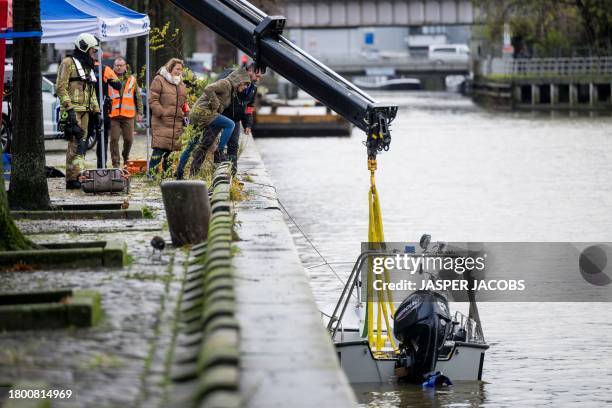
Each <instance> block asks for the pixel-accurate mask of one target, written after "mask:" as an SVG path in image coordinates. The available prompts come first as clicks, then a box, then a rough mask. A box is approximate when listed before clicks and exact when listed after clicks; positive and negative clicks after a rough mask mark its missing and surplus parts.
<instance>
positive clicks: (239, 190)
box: [230, 177, 247, 202]
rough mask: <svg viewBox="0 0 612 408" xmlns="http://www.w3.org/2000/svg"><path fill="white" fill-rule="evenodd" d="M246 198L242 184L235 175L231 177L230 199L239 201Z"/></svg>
mask: <svg viewBox="0 0 612 408" xmlns="http://www.w3.org/2000/svg"><path fill="white" fill-rule="evenodd" d="M246 198H247V194H246V193H245V192H244V184H243V183H241V182H240V181H238V180H237V179H236V178H235V177H234V178H232V184H231V185H230V200H232V201H234V202H240V201H244V200H246Z"/></svg>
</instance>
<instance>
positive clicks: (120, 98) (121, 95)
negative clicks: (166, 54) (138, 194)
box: [108, 57, 143, 168]
mask: <svg viewBox="0 0 612 408" xmlns="http://www.w3.org/2000/svg"><path fill="white" fill-rule="evenodd" d="M113 71H114V73H115V74H116V75H117V77H118V78H119V80H120V81H121V84H122V87H121V89H119V90H117V89H114V88H113V87H111V86H109V87H108V96H109V98H110V100H111V101H112V106H111V110H110V115H109V117H110V151H111V159H112V163H113V167H115V168H119V166H120V164H121V163H120V157H119V138H120V137H121V136H123V151H122V152H121V156H122V157H123V165H124V166H127V161H128V160H129V157H130V150H131V149H132V143H133V141H134V119H135V118H137V120H138V121H139V122H142V111H143V110H142V98H141V96H140V88H139V87H138V84H137V83H136V77H135V76H134V75H130V74H129V73H128V72H127V64H126V62H125V59H124V58H123V57H118V58H116V59H115V63H114V66H113Z"/></svg>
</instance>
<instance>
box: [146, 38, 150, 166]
mask: <svg viewBox="0 0 612 408" xmlns="http://www.w3.org/2000/svg"><path fill="white" fill-rule="evenodd" d="M146 48H147V49H146V54H147V56H146V68H145V72H146V74H145V81H146V83H145V89H146V95H147V100H146V101H145V106H146V108H145V109H146V115H147V116H145V121H146V122H145V123H146V125H145V126H146V128H147V177H150V174H151V173H150V172H149V159H150V157H149V156H150V153H149V150H150V146H151V116H150V115H151V109H149V82H150V79H151V78H150V70H151V67H150V66H149V63H150V61H149V51H150V49H149V33H147V40H146Z"/></svg>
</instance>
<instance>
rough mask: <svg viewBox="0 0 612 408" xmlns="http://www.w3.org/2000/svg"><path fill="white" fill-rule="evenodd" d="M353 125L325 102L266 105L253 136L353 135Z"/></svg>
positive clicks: (261, 111)
mask: <svg viewBox="0 0 612 408" xmlns="http://www.w3.org/2000/svg"><path fill="white" fill-rule="evenodd" d="M352 129H353V127H352V125H351V123H350V122H349V121H347V120H346V119H344V118H343V117H342V116H340V115H338V114H336V113H335V112H332V111H331V110H330V109H328V108H326V107H324V106H263V107H261V108H259V109H258V111H257V114H256V115H255V120H254V124H253V136H254V137H296V136H306V137H311V136H319V137H323V136H336V137H337V136H347V137H348V136H350V135H351V132H352Z"/></svg>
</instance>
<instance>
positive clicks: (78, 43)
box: [74, 33, 100, 52]
mask: <svg viewBox="0 0 612 408" xmlns="http://www.w3.org/2000/svg"><path fill="white" fill-rule="evenodd" d="M74 46H75V47H77V48H78V49H79V50H81V51H83V52H87V51H88V50H89V49H90V48H96V49H97V48H98V47H99V46H100V41H98V38H97V37H96V36H95V35H92V34H89V33H83V34H80V35H79V36H78V37H77V38H76V40H74Z"/></svg>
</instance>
